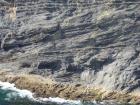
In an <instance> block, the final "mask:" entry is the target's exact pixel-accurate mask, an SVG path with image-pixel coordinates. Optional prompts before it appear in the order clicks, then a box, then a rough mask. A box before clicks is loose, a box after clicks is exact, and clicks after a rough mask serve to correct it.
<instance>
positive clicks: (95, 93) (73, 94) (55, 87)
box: [0, 72, 140, 103]
mask: <svg viewBox="0 0 140 105" xmlns="http://www.w3.org/2000/svg"><path fill="white" fill-rule="evenodd" d="M0 80H1V81H3V82H10V83H14V84H15V85H16V87H17V88H19V89H27V90H30V91H31V92H33V93H35V97H44V98H45V97H46V98H48V97H60V98H65V99H71V100H85V101H94V100H96V101H103V100H114V101H117V102H120V103H127V102H132V103H140V97H137V96H132V95H130V94H127V93H121V92H106V91H102V89H101V88H98V89H97V88H95V87H93V86H82V85H81V84H65V83H64V84H62V83H58V82H56V81H53V80H51V79H49V78H43V77H41V76H39V75H27V74H23V75H21V74H15V75H13V74H11V73H5V72H1V73H0Z"/></svg>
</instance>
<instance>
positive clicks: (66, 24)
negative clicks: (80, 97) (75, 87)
mask: <svg viewBox="0 0 140 105" xmlns="http://www.w3.org/2000/svg"><path fill="white" fill-rule="evenodd" d="M12 2H13V1H10V0H1V1H0V5H1V7H2V8H1V7H0V21H1V22H0V44H1V50H0V69H1V70H5V71H10V72H13V73H16V74H17V73H20V74H21V73H26V74H37V75H41V76H43V77H49V78H52V79H55V80H56V81H58V82H61V83H65V82H66V83H78V84H90V85H93V86H95V87H102V88H103V89H105V90H107V91H122V92H127V93H132V94H134V95H137V96H138V95H140V6H139V4H140V2H139V0H124V1H121V0H120V1H119V0H99V1H97V0H58V1H57V0H17V1H16V7H17V9H16V20H14V21H12V20H10V19H9V18H7V14H8V12H7V8H9V7H8V6H7V5H10V3H12ZM14 15H15V14H14Z"/></svg>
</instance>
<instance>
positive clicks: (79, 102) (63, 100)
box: [38, 97, 81, 104]
mask: <svg viewBox="0 0 140 105" xmlns="http://www.w3.org/2000/svg"><path fill="white" fill-rule="evenodd" d="M38 100H39V101H42V102H55V103H59V104H63V103H70V104H81V101H80V100H66V99H63V98H58V97H56V98H52V97H49V98H38Z"/></svg>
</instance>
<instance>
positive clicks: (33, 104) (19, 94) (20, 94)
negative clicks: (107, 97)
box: [0, 82, 117, 105]
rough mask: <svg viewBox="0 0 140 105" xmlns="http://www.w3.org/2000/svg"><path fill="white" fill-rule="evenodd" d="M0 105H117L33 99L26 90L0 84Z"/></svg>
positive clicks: (4, 83) (32, 95)
mask: <svg viewBox="0 0 140 105" xmlns="http://www.w3.org/2000/svg"><path fill="white" fill-rule="evenodd" d="M0 105H117V104H115V103H106V104H105V103H104V102H98V103H97V102H96V101H93V102H83V101H80V100H65V99H62V98H51V97H50V98H41V97H37V98H35V97H34V94H33V93H32V92H30V91H28V90H21V89H18V88H16V87H15V85H14V84H10V83H8V82H0Z"/></svg>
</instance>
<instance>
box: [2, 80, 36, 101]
mask: <svg viewBox="0 0 140 105" xmlns="http://www.w3.org/2000/svg"><path fill="white" fill-rule="evenodd" d="M0 87H1V89H2V90H9V91H11V92H9V93H7V97H8V98H11V97H16V96H18V97H21V98H29V99H34V97H33V93H32V92H30V91H28V90H20V89H18V88H16V87H15V84H10V83H8V82H1V81H0Z"/></svg>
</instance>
